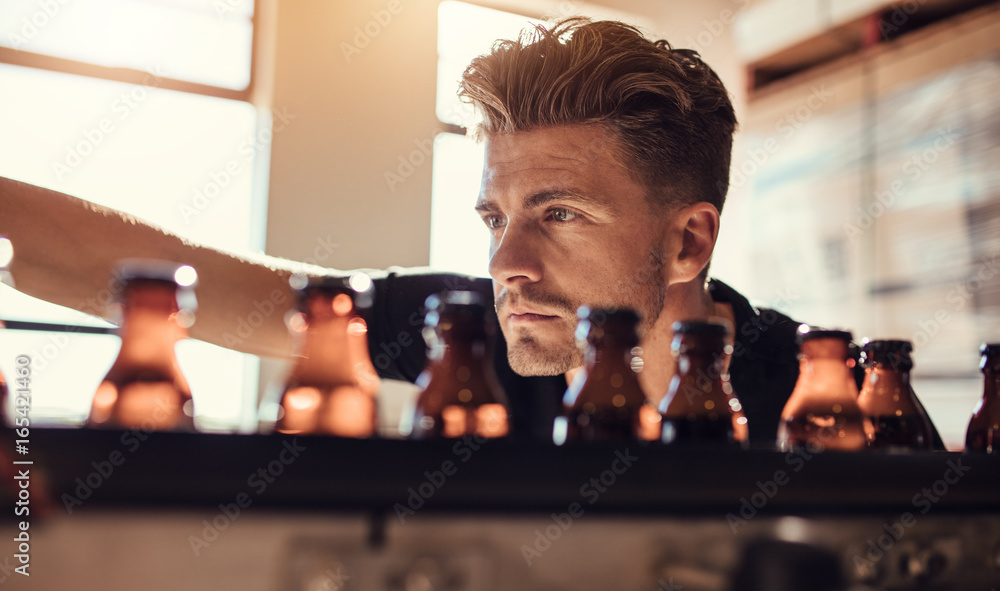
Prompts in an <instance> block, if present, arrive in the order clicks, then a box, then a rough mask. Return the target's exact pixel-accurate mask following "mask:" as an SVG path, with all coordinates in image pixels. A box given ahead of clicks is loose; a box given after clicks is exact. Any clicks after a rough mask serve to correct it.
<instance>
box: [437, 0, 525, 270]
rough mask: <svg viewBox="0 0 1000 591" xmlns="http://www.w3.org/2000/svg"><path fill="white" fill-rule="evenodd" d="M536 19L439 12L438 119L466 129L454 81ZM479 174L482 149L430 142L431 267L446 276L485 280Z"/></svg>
mask: <svg viewBox="0 0 1000 591" xmlns="http://www.w3.org/2000/svg"><path fill="white" fill-rule="evenodd" d="M541 22H542V21H540V20H538V19H530V18H528V17H525V16H521V15H517V14H511V13H508V12H501V11H499V10H493V9H490V8H483V7H480V6H475V5H472V4H467V3H465V2H456V1H453V0H445V1H444V2H442V3H441V4H440V6H439V7H438V88H437V116H438V119H439V120H441V121H442V122H443V123H446V124H449V125H452V126H455V127H458V128H465V129H468V128H470V127H471V126H472V121H473V118H474V116H475V114H474V113H473V111H472V108H471V107H470V106H469V105H467V104H464V103H462V102H460V101H459V100H458V96H457V92H458V81H459V80H460V79H461V77H462V72H463V71H465V68H466V66H468V65H469V63H470V62H471V61H472V60H473V58H475V57H476V56H478V55H481V54H484V53H487V52H489V49H490V46H491V45H492V44H493V43H494V41H495V40H497V39H510V38H514V37H516V36H517V34H518V33H519V32H520V31H521V30H522V29H523V28H524V27H526V26H528V25H529V24H532V23H541ZM482 170H483V147H482V145H481V144H478V143H476V142H475V141H473V140H472V139H471V138H468V137H466V136H464V135H460V134H458V133H442V134H438V136H437V137H436V138H435V140H434V173H433V180H432V183H433V189H432V197H431V256H430V260H431V266H432V267H434V268H436V269H441V270H445V271H454V272H457V273H468V274H471V275H478V276H481V277H488V276H489V248H490V236H489V232H487V231H486V226H484V225H483V222H482V220H480V219H479V214H477V213H476V211H475V210H474V209H473V205H474V204H475V201H476V196H477V195H478V194H479V181H480V177H481V176H482Z"/></svg>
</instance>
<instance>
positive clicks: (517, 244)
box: [490, 223, 542, 287]
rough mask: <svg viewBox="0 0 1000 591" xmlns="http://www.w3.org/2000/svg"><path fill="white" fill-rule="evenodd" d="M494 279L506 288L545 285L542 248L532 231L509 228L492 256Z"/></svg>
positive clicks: (517, 225)
mask: <svg viewBox="0 0 1000 591" xmlns="http://www.w3.org/2000/svg"><path fill="white" fill-rule="evenodd" d="M490 276H491V277H493V279H494V280H495V281H496V282H497V283H499V284H501V285H503V286H504V287H514V286H517V285H519V284H523V283H537V282H538V281H541V279H542V253H541V246H540V245H539V243H538V237H537V236H536V235H535V233H534V232H532V230H531V228H530V227H527V226H525V225H523V224H517V223H508V224H507V226H506V227H505V228H504V232H503V235H502V236H501V237H500V243H499V244H496V245H495V247H494V249H493V253H492V255H490Z"/></svg>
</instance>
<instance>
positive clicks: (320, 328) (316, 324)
mask: <svg viewBox="0 0 1000 591" xmlns="http://www.w3.org/2000/svg"><path fill="white" fill-rule="evenodd" d="M349 322H350V318H348V317H347V316H328V317H324V318H314V319H312V320H311V321H310V322H309V327H308V328H307V329H306V333H305V342H304V343H303V345H302V349H301V357H300V358H299V359H298V360H297V361H296V363H295V367H294V368H293V369H292V374H291V376H290V377H289V382H290V383H291V382H295V383H296V384H298V385H312V386H323V385H339V384H347V383H351V382H353V381H354V379H353V373H352V367H351V354H350V341H349V340H348V333H347V330H348V323H349Z"/></svg>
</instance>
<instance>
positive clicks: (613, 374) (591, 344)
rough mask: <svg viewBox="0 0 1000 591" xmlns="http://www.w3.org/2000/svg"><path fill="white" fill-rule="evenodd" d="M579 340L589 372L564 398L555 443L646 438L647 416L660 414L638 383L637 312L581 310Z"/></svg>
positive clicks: (579, 376)
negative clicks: (645, 410) (646, 409)
mask: <svg viewBox="0 0 1000 591" xmlns="http://www.w3.org/2000/svg"><path fill="white" fill-rule="evenodd" d="M577 317H578V318H579V324H578V325H577V329H576V336H577V340H578V342H581V343H585V344H584V345H583V346H584V355H583V359H584V368H583V370H582V371H580V372H579V373H578V374H577V375H576V377H575V378H574V379H573V382H572V383H571V384H570V385H569V388H567V390H566V394H565V395H564V396H563V410H562V415H561V416H559V417H557V418H556V421H555V425H554V428H553V434H552V435H553V441H554V442H555V443H556V444H557V445H561V444H562V443H564V442H570V443H576V442H580V441H616V442H627V441H636V440H647V439H649V437H648V436H647V435H646V434H645V431H646V429H645V428H644V416H645V415H646V414H648V413H647V412H644V409H645V408H646V407H650V408H649V410H650V411H651V413H652V414H654V415H656V414H658V413H656V410H655V408H651V405H650V404H649V402H648V401H647V399H646V395H645V393H644V392H643V390H642V387H641V386H640V385H639V378H638V371H639V370H640V369H641V367H642V359H641V357H640V356H639V353H640V350H639V349H638V345H639V335H638V333H637V332H636V327H637V325H638V324H639V317H638V316H637V315H636V313H635V312H633V311H632V310H620V309H602V308H589V307H587V306H581V307H580V309H579V310H578V311H577Z"/></svg>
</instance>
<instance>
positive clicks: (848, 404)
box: [777, 324, 872, 451]
mask: <svg viewBox="0 0 1000 591" xmlns="http://www.w3.org/2000/svg"><path fill="white" fill-rule="evenodd" d="M798 340H799V379H798V381H797V382H796V383H795V388H794V389H793V390H792V395H791V396H790V397H789V398H788V402H787V403H786V404H785V408H784V410H782V411H781V419H780V421H779V423H778V441H777V445H778V448H779V449H780V450H782V451H789V450H792V449H800V448H808V449H810V450H813V451H815V450H819V449H832V450H840V451H854V450H859V449H863V448H864V447H865V446H867V444H868V433H870V432H871V430H872V429H871V423H870V422H869V421H868V419H866V418H865V416H864V414H863V413H862V412H861V407H859V406H858V388H857V386H856V385H855V382H854V377H853V376H852V374H851V368H850V367H849V366H848V362H847V360H848V343H850V341H851V333H849V332H846V331H839V330H817V329H814V328H811V327H809V326H806V325H804V324H803V325H802V326H801V327H799V336H798Z"/></svg>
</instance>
